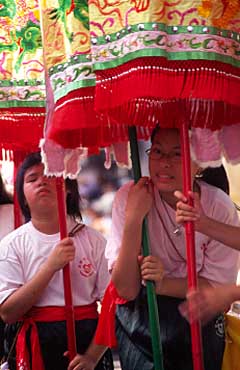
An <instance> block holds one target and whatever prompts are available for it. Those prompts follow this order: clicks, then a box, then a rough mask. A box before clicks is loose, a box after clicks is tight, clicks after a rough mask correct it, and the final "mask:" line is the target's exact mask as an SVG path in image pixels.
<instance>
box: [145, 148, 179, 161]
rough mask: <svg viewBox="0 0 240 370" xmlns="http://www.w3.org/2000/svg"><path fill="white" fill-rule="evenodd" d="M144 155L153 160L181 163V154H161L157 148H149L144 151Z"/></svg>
mask: <svg viewBox="0 0 240 370" xmlns="http://www.w3.org/2000/svg"><path fill="white" fill-rule="evenodd" d="M145 153H146V154H147V155H148V156H149V157H150V158H151V159H154V160H161V159H170V160H171V161H172V162H180V161H181V153H180V152H178V151H176V152H170V153H163V152H162V151H161V150H160V149H159V148H156V147H154V146H153V147H151V148H149V149H147V150H146V151H145Z"/></svg>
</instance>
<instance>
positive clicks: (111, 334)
mask: <svg viewBox="0 0 240 370" xmlns="http://www.w3.org/2000/svg"><path fill="white" fill-rule="evenodd" d="M126 302H127V301H126V299H123V298H121V297H120V296H119V294H118V292H117V289H116V288H115V286H114V284H113V282H112V281H111V282H110V283H109V285H108V287H107V289H106V291H105V294H104V297H103V301H102V309H101V313H100V316H99V320H98V326H97V330H96V333H95V337H94V342H95V343H96V344H100V345H104V346H106V347H109V348H113V347H116V346H117V339H116V334H115V313H116V306H117V304H125V303H126Z"/></svg>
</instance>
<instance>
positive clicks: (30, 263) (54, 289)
mask: <svg viewBox="0 0 240 370" xmlns="http://www.w3.org/2000/svg"><path fill="white" fill-rule="evenodd" d="M73 226H74V223H73V224H72V225H71V227H69V230H71V229H72V227H73ZM59 240H60V235H59V233H57V234H54V235H47V234H43V233H41V232H39V231H38V230H37V229H36V228H35V227H34V226H33V224H32V222H31V221H30V222H28V223H27V224H24V225H22V226H21V227H19V228H18V229H16V230H14V231H13V232H12V233H10V234H9V235H7V236H6V237H5V238H4V239H3V240H2V241H1V242H0V303H2V302H3V301H4V300H5V299H6V298H7V297H8V296H9V295H10V294H12V293H13V292H14V291H15V290H17V289H18V288H19V287H20V286H22V285H24V284H25V283H26V282H27V281H29V280H30V279H31V278H33V276H34V275H35V274H36V272H37V271H38V270H39V268H40V266H41V265H42V264H43V263H44V262H45V261H46V260H47V258H48V256H49V254H50V253H51V251H52V250H53V248H54V247H55V246H56V244H57V243H58V242H59ZM73 240H74V244H75V247H76V256H75V259H74V261H72V262H71V263H70V270H71V283H72V296H73V304H74V306H81V305H87V304H90V303H93V302H95V301H97V300H101V299H102V297H103V295H104V292H105V289H106V286H107V284H108V282H109V278H110V276H109V273H108V269H107V261H106V258H105V256H104V253H105V245H106V242H105V239H104V238H103V237H102V236H101V235H100V234H99V233H98V232H97V231H95V230H93V229H92V228H90V227H88V226H85V227H84V228H82V229H81V230H80V231H79V232H78V233H76V234H75V236H74V237H73ZM63 292H64V288H63V271H62V270H60V271H57V272H56V273H55V274H54V276H53V278H52V279H51V281H50V282H49V284H48V286H47V288H46V289H45V291H44V293H43V295H42V296H41V298H40V299H39V301H38V302H37V303H36V304H35V306H64V304H65V303H64V293H63Z"/></svg>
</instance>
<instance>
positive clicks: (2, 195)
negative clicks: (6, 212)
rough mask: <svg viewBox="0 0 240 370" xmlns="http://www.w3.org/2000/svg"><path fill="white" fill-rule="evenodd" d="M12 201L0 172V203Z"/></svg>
mask: <svg viewBox="0 0 240 370" xmlns="http://www.w3.org/2000/svg"><path fill="white" fill-rule="evenodd" d="M11 203H13V197H12V195H11V194H10V193H8V191H7V189H6V186H5V184H4V181H3V179H2V176H1V174H0V204H11Z"/></svg>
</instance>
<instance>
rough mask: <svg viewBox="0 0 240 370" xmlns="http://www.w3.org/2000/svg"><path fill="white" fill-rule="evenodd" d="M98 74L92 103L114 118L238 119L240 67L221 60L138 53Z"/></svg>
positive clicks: (213, 124) (216, 122) (172, 121)
mask: <svg viewBox="0 0 240 370" xmlns="http://www.w3.org/2000/svg"><path fill="white" fill-rule="evenodd" d="M96 76H97V85H96V96H95V109H96V111H98V112H101V113H104V112H108V114H109V116H110V117H111V118H112V119H113V120H116V121H117V122H127V123H131V124H134V125H138V126H145V125H146V126H151V125H153V120H154V121H155V123H156V122H159V123H160V124H161V125H162V126H165V127H174V126H179V124H178V123H177V121H178V117H179V114H181V115H183V114H184V115H185V117H186V118H187V119H188V120H189V118H190V119H191V125H193V126H196V127H208V128H211V129H218V128H220V127H222V126H223V125H226V124H227V125H231V124H235V123H239V117H240V70H239V68H236V67H233V66H231V65H228V64H225V63H221V62H216V61H205V60H197V61H168V60H166V59H165V58H160V57H151V58H139V59H137V60H134V61H131V62H128V63H125V64H124V65H122V66H120V67H117V68H113V69H108V70H105V71H96Z"/></svg>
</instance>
